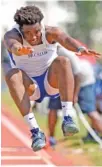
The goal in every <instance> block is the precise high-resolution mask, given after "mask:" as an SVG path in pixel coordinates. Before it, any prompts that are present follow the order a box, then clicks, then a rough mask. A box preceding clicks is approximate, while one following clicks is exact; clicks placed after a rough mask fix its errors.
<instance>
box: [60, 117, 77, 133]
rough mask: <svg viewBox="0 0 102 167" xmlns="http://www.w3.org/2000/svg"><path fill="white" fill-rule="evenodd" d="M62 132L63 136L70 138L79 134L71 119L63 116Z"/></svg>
mask: <svg viewBox="0 0 102 167" xmlns="http://www.w3.org/2000/svg"><path fill="white" fill-rule="evenodd" d="M62 131H63V134H64V136H72V135H74V134H76V133H78V132H79V129H78V127H77V125H76V123H75V122H74V121H73V119H72V117H70V116H65V117H64V120H63V123H62Z"/></svg>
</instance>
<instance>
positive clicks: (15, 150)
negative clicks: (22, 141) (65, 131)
mask: <svg viewBox="0 0 102 167" xmlns="http://www.w3.org/2000/svg"><path fill="white" fill-rule="evenodd" d="M18 151H20V152H24V151H26V152H27V151H28V148H25V147H1V152H18Z"/></svg>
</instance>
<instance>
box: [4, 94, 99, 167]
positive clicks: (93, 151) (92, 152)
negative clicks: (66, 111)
mask: <svg viewBox="0 0 102 167" xmlns="http://www.w3.org/2000/svg"><path fill="white" fill-rule="evenodd" d="M2 104H6V105H8V106H9V108H11V111H13V112H14V114H15V115H16V116H17V117H21V115H20V113H19V111H18V109H17V108H16V106H15V104H14V102H13V101H12V99H11V97H10V95H9V93H8V91H5V92H3V93H2ZM35 116H36V119H37V121H38V123H39V125H40V127H41V128H42V129H43V130H44V131H47V116H46V115H41V114H40V113H38V112H35ZM42 116H43V121H42ZM79 122H80V121H79ZM60 127H61V119H60V118H59V121H58V123H57V126H56V138H57V140H62V139H63V135H62V131H61V128H60ZM80 127H81V130H80V133H79V134H77V135H75V136H73V137H68V140H65V141H64V142H62V144H63V147H64V148H68V149H79V148H80V150H81V151H83V152H84V154H86V155H87V156H89V157H90V159H91V160H92V162H93V164H94V166H102V150H100V149H99V146H98V144H95V143H87V144H84V143H83V142H82V140H81V138H82V137H83V136H85V134H86V130H85V128H84V126H83V124H82V123H81V122H80ZM80 153H81V152H80Z"/></svg>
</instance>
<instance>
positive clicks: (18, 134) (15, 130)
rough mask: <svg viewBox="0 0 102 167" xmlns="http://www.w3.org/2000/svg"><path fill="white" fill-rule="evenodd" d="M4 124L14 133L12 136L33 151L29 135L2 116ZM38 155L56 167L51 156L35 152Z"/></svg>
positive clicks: (43, 152)
mask: <svg viewBox="0 0 102 167" xmlns="http://www.w3.org/2000/svg"><path fill="white" fill-rule="evenodd" d="M1 121H2V124H3V125H4V126H5V127H6V128H7V129H8V130H9V131H10V132H12V134H13V135H14V136H16V137H17V138H18V139H19V140H20V141H21V142H23V144H24V145H25V146H26V147H28V148H30V149H31V141H30V139H29V138H28V137H27V135H25V134H24V133H23V132H22V131H21V130H20V129H19V128H18V127H16V126H15V124H14V123H13V122H11V120H9V119H8V118H7V117H6V116H4V115H3V114H2V118H1ZM34 153H35V154H36V155H38V156H39V157H41V159H43V160H44V161H45V162H46V163H47V164H48V165H51V166H54V167H55V165H54V164H53V163H52V162H51V161H50V158H51V156H49V155H48V154H47V152H45V151H44V150H41V151H39V152H34Z"/></svg>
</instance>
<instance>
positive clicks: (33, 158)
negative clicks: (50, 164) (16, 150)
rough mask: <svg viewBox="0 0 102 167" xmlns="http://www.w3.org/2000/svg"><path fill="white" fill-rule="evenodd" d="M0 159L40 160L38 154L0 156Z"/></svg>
mask: <svg viewBox="0 0 102 167" xmlns="http://www.w3.org/2000/svg"><path fill="white" fill-rule="evenodd" d="M1 160H41V158H40V157H38V156H2V157H1Z"/></svg>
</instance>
